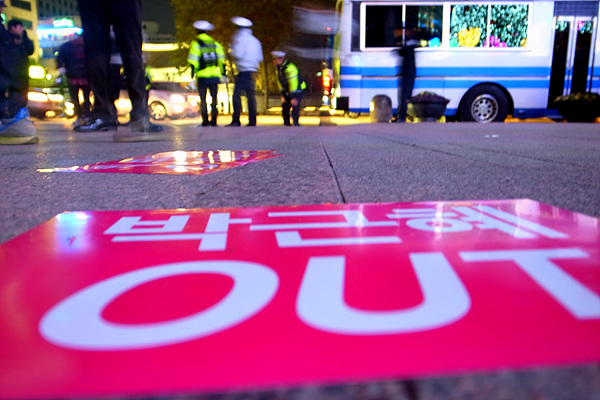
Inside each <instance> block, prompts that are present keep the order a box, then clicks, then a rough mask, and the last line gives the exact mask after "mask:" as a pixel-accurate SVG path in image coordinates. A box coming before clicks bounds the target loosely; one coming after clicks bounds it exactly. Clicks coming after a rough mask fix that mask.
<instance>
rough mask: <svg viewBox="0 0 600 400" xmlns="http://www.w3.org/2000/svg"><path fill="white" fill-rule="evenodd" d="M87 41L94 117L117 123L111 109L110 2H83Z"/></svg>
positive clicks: (82, 20) (84, 33)
mask: <svg viewBox="0 0 600 400" xmlns="http://www.w3.org/2000/svg"><path fill="white" fill-rule="evenodd" d="M78 3H79V12H80V14H81V23H82V25H83V40H84V43H85V57H86V65H87V70H88V76H89V82H90V88H91V90H92V91H93V92H94V112H93V114H94V115H93V117H94V118H100V119H102V120H104V121H107V122H111V123H112V122H116V120H117V116H116V115H115V114H114V112H113V110H112V109H113V108H114V107H111V106H110V102H111V96H110V90H111V76H110V64H109V63H110V51H111V44H110V25H111V19H110V14H109V7H108V3H110V1H109V0H79V2H78Z"/></svg>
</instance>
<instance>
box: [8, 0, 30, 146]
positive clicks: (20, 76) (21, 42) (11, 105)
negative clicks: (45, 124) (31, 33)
mask: <svg viewBox="0 0 600 400" xmlns="http://www.w3.org/2000/svg"><path fill="white" fill-rule="evenodd" d="M4 6H5V5H4V2H2V3H1V7H0V11H1V9H2V8H3V7H4ZM0 25H2V28H1V29H0V123H1V124H0V144H33V143H37V142H38V141H39V139H38V137H37V136H36V132H35V128H34V126H33V122H32V121H31V119H30V118H29V111H28V110H27V108H26V107H27V92H28V91H29V56H30V55H32V54H33V50H34V46H33V42H32V41H31V40H30V39H29V38H28V37H27V32H26V31H25V30H24V29H23V23H22V22H21V21H19V20H16V19H13V20H11V21H9V22H8V24H7V28H6V29H4V25H3V24H0Z"/></svg>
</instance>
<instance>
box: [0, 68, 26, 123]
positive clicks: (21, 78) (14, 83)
mask: <svg viewBox="0 0 600 400" xmlns="http://www.w3.org/2000/svg"><path fill="white" fill-rule="evenodd" d="M0 74H1V76H0V118H2V119H7V118H13V117H14V116H15V114H17V112H19V110H20V109H21V108H23V107H27V92H28V91H29V77H28V76H27V75H22V74H16V73H11V71H7V70H3V71H0Z"/></svg>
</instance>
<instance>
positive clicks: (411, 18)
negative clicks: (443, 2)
mask: <svg viewBox="0 0 600 400" xmlns="http://www.w3.org/2000/svg"><path fill="white" fill-rule="evenodd" d="M443 14H444V7H443V6H421V5H419V6H409V5H407V6H406V21H405V23H406V26H407V27H411V28H415V29H416V30H417V31H418V32H419V33H420V34H421V37H422V39H423V40H425V42H426V44H425V46H429V47H440V45H441V43H442V20H443Z"/></svg>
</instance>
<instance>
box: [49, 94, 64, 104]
mask: <svg viewBox="0 0 600 400" xmlns="http://www.w3.org/2000/svg"><path fill="white" fill-rule="evenodd" d="M48 98H49V99H50V100H51V101H57V102H59V103H62V101H63V100H64V99H65V98H64V96H63V95H62V94H48Z"/></svg>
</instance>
